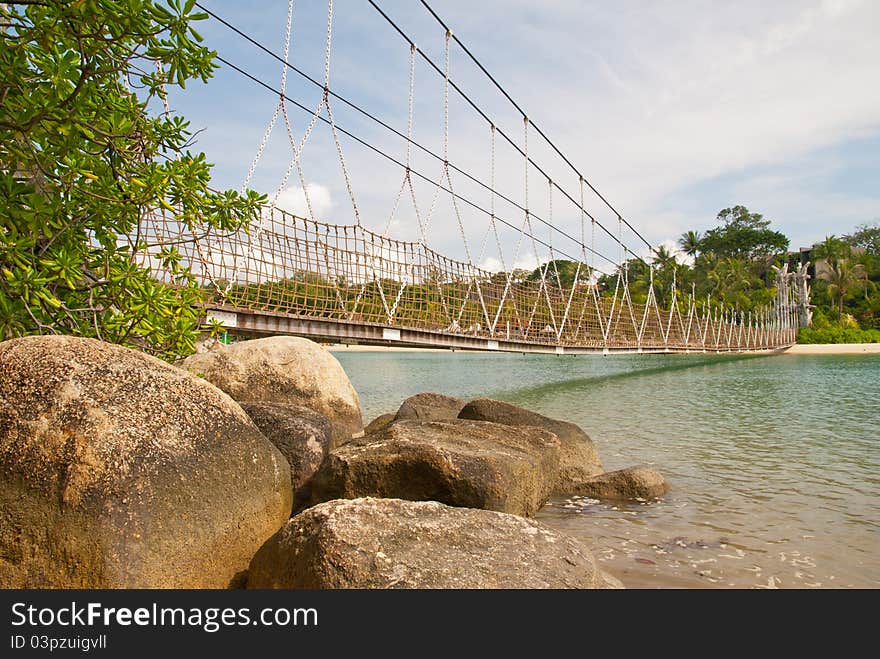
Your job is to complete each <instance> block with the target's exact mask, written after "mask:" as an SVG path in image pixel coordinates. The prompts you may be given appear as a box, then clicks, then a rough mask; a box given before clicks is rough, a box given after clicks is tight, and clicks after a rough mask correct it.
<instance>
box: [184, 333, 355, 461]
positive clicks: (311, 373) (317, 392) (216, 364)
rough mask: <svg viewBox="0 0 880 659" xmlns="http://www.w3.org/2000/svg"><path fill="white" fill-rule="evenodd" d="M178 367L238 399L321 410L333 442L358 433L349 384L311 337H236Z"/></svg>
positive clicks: (339, 441)
mask: <svg viewBox="0 0 880 659" xmlns="http://www.w3.org/2000/svg"><path fill="white" fill-rule="evenodd" d="M180 365H181V366H182V367H183V368H185V369H186V370H188V371H190V372H191V373H193V374H195V375H199V376H201V377H204V378H205V379H206V380H208V382H210V383H211V384H213V385H215V386H217V387H219V388H220V389H222V390H223V391H225V392H226V393H227V394H229V395H230V396H232V397H233V398H234V399H235V400H237V401H238V402H240V403H241V402H248V403H292V404H294V405H303V406H305V407H308V408H310V409H312V410H315V411H316V412H320V413H321V414H323V415H324V416H326V417H327V418H328V419H330V423H331V424H332V427H333V445H334V446H339V445H341V444H344V443H345V442H347V441H348V440H349V439H351V438H352V437H353V436H358V435H360V434H362V433H363V430H364V427H363V419H362V418H361V404H360V400H359V399H358V395H357V393H356V392H355V390H354V387H352V386H351V382H350V381H349V379H348V376H347V375H346V374H345V371H344V370H343V369H342V366H341V365H340V364H339V362H338V361H337V360H336V357H334V356H333V355H332V354H330V352H329V351H327V350H325V349H324V348H322V347H321V346H320V345H318V344H317V343H315V342H314V341H309V340H308V339H302V338H299V337H295V336H274V337H271V338H267V339H255V340H253V341H238V342H236V343H233V344H231V345H229V346H227V347H225V348H223V349H219V350H212V351H210V352H206V353H202V354H197V355H191V356H190V357H187V358H186V359H184V360H183V361H182V362H181V364H180Z"/></svg>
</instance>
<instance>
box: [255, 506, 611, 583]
mask: <svg viewBox="0 0 880 659" xmlns="http://www.w3.org/2000/svg"><path fill="white" fill-rule="evenodd" d="M248 587H249V588H621V587H622V585H621V584H620V582H619V581H617V579H615V578H613V577H610V576H608V575H606V574H604V573H603V572H601V571H600V570H599V569H598V568H597V567H596V562H595V560H594V559H593V556H592V554H591V553H590V551H589V550H588V549H587V548H586V547H584V546H583V545H581V544H580V543H579V542H578V541H577V540H575V539H573V538H570V537H567V536H564V535H562V534H560V533H557V532H556V531H553V530H551V529H549V528H547V527H546V526H544V525H542V524H539V523H538V522H534V521H532V520H527V519H524V518H522V517H517V516H515V515H506V514H504V513H497V512H489V511H485V510H472V509H467V508H451V507H449V506H444V505H443V504H441V503H437V502H434V501H426V502H413V501H401V500H399V499H371V498H367V499H350V500H337V501H330V502H328V503H324V504H321V505H320V506H316V507H315V508H310V509H309V510H307V511H305V512H303V513H301V514H299V515H297V516H296V517H294V518H292V519H291V520H290V521H289V522H288V523H287V524H286V525H285V526H284V527H283V528H282V529H281V530H280V531H278V533H276V534H275V535H274V536H272V538H270V539H269V540H268V541H267V542H266V544H264V545H263V546H262V547H261V548H260V550H259V551H258V552H257V553H256V554H255V555H254V558H253V560H252V561H251V565H250V568H249V571H248Z"/></svg>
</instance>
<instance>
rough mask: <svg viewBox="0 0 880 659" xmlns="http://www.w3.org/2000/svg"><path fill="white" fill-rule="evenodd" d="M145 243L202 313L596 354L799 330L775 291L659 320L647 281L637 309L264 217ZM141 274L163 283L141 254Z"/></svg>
mask: <svg viewBox="0 0 880 659" xmlns="http://www.w3.org/2000/svg"><path fill="white" fill-rule="evenodd" d="M142 233H143V235H144V237H145V238H146V240H147V241H148V242H151V243H152V244H155V245H165V246H167V245H171V244H173V245H174V246H175V247H176V248H177V250H178V251H179V252H180V254H181V256H182V258H183V260H184V261H185V262H186V263H188V265H189V267H190V271H191V272H192V274H193V276H194V277H196V280H197V281H198V283H199V285H200V286H201V287H202V288H203V290H204V291H205V303H206V305H207V306H209V307H218V308H230V309H239V310H246V311H248V312H251V313H265V314H289V315H293V316H302V317H308V318H320V319H324V320H330V321H336V322H339V323H342V324H344V323H355V324H367V325H377V326H383V327H395V328H406V329H414V330H424V331H430V332H439V333H444V334H453V335H465V336H473V337H481V338H486V339H494V340H500V341H510V342H514V343H529V344H542V345H548V346H553V345H555V346H572V347H575V346H576V347H580V348H592V349H597V350H601V349H605V348H608V349H627V348H629V349H644V350H664V349H669V350H725V351H726V350H761V349H770V348H774V347H779V346H783V345H788V344H791V343H793V342H794V339H795V334H796V331H797V330H796V329H795V328H796V326H797V323H796V317H795V314H796V307H797V304H796V300H795V299H794V296H793V291H792V290H791V287H789V286H786V285H784V284H783V285H780V286H779V300H778V301H777V302H776V303H774V305H772V306H771V307H768V308H767V309H765V310H763V311H760V312H757V313H752V314H749V315H744V314H742V313H737V312H735V311H733V310H730V309H723V308H721V306H719V305H712V304H711V303H710V304H702V305H701V304H699V303H698V302H697V301H696V300H695V299H694V297H693V295H690V296H686V297H682V296H679V295H678V292H677V291H675V289H673V295H672V304H671V305H670V308H669V309H663V308H661V307H660V305H659V303H658V302H657V296H656V293H655V291H654V286H653V282H651V284H650V287H649V293H648V299H647V301H646V302H645V303H637V302H634V301H633V300H632V296H631V295H630V293H629V288H628V287H627V286H626V281H625V275H624V277H623V282H622V284H621V285H620V286H618V287H617V290H615V291H614V292H613V295H611V296H609V295H608V294H607V292H604V293H603V294H600V292H599V291H598V290H597V286H596V284H594V283H591V282H590V281H588V280H581V279H578V278H575V281H574V283H573V284H572V286H570V287H566V286H562V285H560V283H559V280H558V278H557V277H556V276H550V275H549V274H548V270H549V267H547V266H546V265H545V267H544V268H540V269H539V270H541V271H542V272H543V273H544V275H545V276H544V277H542V278H540V279H538V280H536V281H531V280H528V279H513V278H511V276H510V273H507V272H490V271H488V270H484V269H481V268H479V267H477V266H475V265H473V264H472V263H468V262H465V261H460V260H455V259H451V258H449V257H446V256H444V255H443V254H440V253H438V252H436V251H434V250H433V249H431V248H429V247H427V246H426V245H425V244H424V243H422V242H407V241H401V240H396V239H393V238H389V237H387V236H384V235H382V234H380V233H377V232H374V231H371V230H369V229H366V228H365V227H363V226H362V225H356V224H352V225H334V224H328V223H323V222H318V221H315V220H310V219H305V218H301V217H298V216H296V215H293V214H291V213H288V212H286V211H283V210H280V209H278V208H273V207H267V208H266V209H265V210H264V213H263V218H262V222H261V228H260V230H259V231H253V230H251V231H250V232H246V231H244V230H241V231H237V232H232V233H218V232H213V233H210V234H207V235H200V236H192V235H187V234H186V232H185V230H183V229H181V225H180V224H179V223H177V222H175V221H173V220H171V219H168V218H167V217H163V216H162V215H153V216H151V217H150V219H149V222H148V224H147V225H146V226H144V227H143V228H142ZM141 264H142V265H151V266H152V267H153V269H154V271H156V272H157V276H161V269H160V268H159V267H158V264H157V263H156V260H155V257H151V256H149V253H148V252H144V253H143V256H142V262H141ZM583 267H584V268H585V269H586V265H584V266H583ZM784 274H785V273H783V275H782V277H781V279H780V281H782V282H784V281H785V277H784Z"/></svg>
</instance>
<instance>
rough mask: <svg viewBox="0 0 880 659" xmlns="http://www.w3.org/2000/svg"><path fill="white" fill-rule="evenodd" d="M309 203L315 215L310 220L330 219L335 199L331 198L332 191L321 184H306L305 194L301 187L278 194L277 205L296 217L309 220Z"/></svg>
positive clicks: (290, 188) (289, 188) (293, 187)
mask: <svg viewBox="0 0 880 659" xmlns="http://www.w3.org/2000/svg"><path fill="white" fill-rule="evenodd" d="M307 196H308V200H307V198H306V197H307ZM270 201H271V196H270ZM308 202H310V203H311V209H312V212H313V213H314V214H315V216H314V218H310V219H316V220H320V221H327V220H328V219H329V218H328V215H329V212H330V211H331V210H332V209H333V199H332V198H331V196H330V189H329V188H327V187H326V186H323V185H321V184H320V183H306V188H305V192H304V191H303V189H302V187H301V186H291V187H288V188H285V189H284V190H282V191H281V192H280V193H279V194H278V197H277V199H276V201H275V205H276V206H277V207H278V208H280V209H282V210H286V211H288V212H290V213H293V214H294V215H298V216H300V217H306V218H309V217H310V214H309V203H308Z"/></svg>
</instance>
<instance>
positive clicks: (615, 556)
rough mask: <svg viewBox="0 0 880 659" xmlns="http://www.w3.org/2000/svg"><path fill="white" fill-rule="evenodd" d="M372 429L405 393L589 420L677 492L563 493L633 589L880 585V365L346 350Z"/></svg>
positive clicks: (620, 451)
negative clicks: (494, 402)
mask: <svg viewBox="0 0 880 659" xmlns="http://www.w3.org/2000/svg"><path fill="white" fill-rule="evenodd" d="M337 357H338V358H339V360H340V362H342V364H343V366H344V367H345V369H346V371H347V372H348V373H349V375H350V377H351V379H352V382H353V383H354V386H355V388H356V389H357V391H358V393H359V394H360V397H361V402H362V404H363V407H364V414H365V417H366V418H367V420H369V419H371V418H373V417H374V416H377V415H378V414H381V413H383V412H387V411H392V410H394V409H396V407H397V406H398V405H399V404H400V401H401V400H403V399H404V398H405V397H407V396H409V395H411V394H414V393H418V392H419V391H438V392H442V393H447V394H450V395H454V396H458V397H461V398H473V397H477V396H490V397H493V398H500V399H502V400H507V401H509V402H512V403H516V404H518V405H523V406H525V407H528V408H530V409H534V410H536V411H538V412H541V413H543V414H546V415H548V416H553V417H557V418H562V419H567V420H570V421H573V422H575V423H577V424H579V425H580V426H581V427H583V428H584V430H586V431H587V432H588V433H589V434H590V435H591V436H592V437H593V439H594V440H595V441H596V443H597V445H598V447H599V450H600V453H601V455H602V459H603V461H604V463H605V467H606V469H609V470H610V469H616V468H620V467H625V466H629V465H632V464H637V463H642V464H649V465H652V466H654V467H655V468H657V469H658V470H659V471H660V472H661V473H663V474H664V475H665V476H666V478H667V480H668V481H669V483H670V485H671V486H672V488H673V489H672V491H671V492H670V493H669V494H668V495H667V496H665V497H663V498H662V499H661V500H657V501H643V502H640V501H636V502H628V503H619V504H608V503H600V502H597V501H595V500H592V499H585V498H571V499H554V500H552V501H551V502H550V503H549V504H548V505H547V506H546V507H545V508H544V509H542V510H541V511H540V512H539V513H538V515H537V519H539V520H541V521H542V522H544V523H546V524H548V525H550V526H552V527H554V528H557V529H560V530H563V531H565V532H567V533H569V534H572V535H575V536H578V537H579V538H581V539H582V540H583V541H585V542H586V543H587V544H588V545H590V546H591V547H592V548H593V551H594V553H595V555H596V557H597V559H598V560H599V561H600V562H601V563H602V565H603V566H604V568H605V569H607V570H608V571H609V572H611V573H612V574H614V575H615V576H617V577H619V578H620V579H621V580H622V581H623V582H624V583H625V584H626V585H627V586H630V587H655V586H660V587H679V586H681V587H689V588H692V587H731V586H735V587H744V586H750V587H765V588H772V587H781V588H791V587H794V588H807V587H826V588H827V587H831V588H837V587H878V586H880V535H878V532H880V438H878V430H877V428H878V425H880V423H878V422H880V357H876V356H860V355H859V356H806V355H804V356H794V355H778V356H763V357H753V356H752V357H748V358H737V357H731V356H720V357H719V356H711V357H710V356H706V355H663V356H657V355H628V356H609V357H599V356H595V357H594V356H578V357H569V356H564V357H559V356H555V355H504V354H482V353H460V352H459V353H337Z"/></svg>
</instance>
